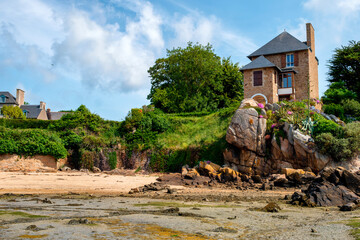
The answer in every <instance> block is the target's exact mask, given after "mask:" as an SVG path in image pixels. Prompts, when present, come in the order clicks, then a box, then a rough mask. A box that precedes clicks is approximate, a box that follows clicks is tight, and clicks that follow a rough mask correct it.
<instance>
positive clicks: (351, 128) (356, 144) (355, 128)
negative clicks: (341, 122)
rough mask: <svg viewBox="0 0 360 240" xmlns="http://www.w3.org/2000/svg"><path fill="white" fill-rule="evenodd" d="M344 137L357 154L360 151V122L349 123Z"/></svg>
mask: <svg viewBox="0 0 360 240" xmlns="http://www.w3.org/2000/svg"><path fill="white" fill-rule="evenodd" d="M344 137H345V138H346V139H348V141H349V149H350V150H351V152H352V153H353V154H354V155H356V154H359V152H360V122H352V123H348V124H347V125H346V126H345V128H344Z"/></svg>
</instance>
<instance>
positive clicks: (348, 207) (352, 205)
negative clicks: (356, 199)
mask: <svg viewBox="0 0 360 240" xmlns="http://www.w3.org/2000/svg"><path fill="white" fill-rule="evenodd" d="M356 208H358V206H357V205H356V204H355V203H353V202H350V203H347V204H344V205H342V206H339V210H340V211H344V212H346V211H354V210H355V209H356Z"/></svg>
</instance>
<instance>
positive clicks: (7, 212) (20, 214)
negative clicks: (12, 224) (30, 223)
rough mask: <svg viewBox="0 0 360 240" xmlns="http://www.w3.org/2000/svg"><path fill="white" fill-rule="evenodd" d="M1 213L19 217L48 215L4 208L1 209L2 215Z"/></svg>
mask: <svg viewBox="0 0 360 240" xmlns="http://www.w3.org/2000/svg"><path fill="white" fill-rule="evenodd" d="M1 215H13V216H18V217H22V218H43V217H47V216H42V215H33V214H30V213H25V212H19V211H15V212H14V211H4V210H0V216H1Z"/></svg>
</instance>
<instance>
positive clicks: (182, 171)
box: [181, 165, 189, 177]
mask: <svg viewBox="0 0 360 240" xmlns="http://www.w3.org/2000/svg"><path fill="white" fill-rule="evenodd" d="M188 168H189V166H188V165H185V166H182V168H181V176H183V177H185V175H186V174H187V173H188V172H189V170H188Z"/></svg>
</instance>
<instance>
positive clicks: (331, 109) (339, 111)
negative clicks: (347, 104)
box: [324, 103, 345, 120]
mask: <svg viewBox="0 0 360 240" xmlns="http://www.w3.org/2000/svg"><path fill="white" fill-rule="evenodd" d="M324 112H325V113H326V114H333V115H335V116H337V117H339V118H340V119H342V120H345V116H344V108H343V106H342V105H340V104H335V103H330V104H328V105H324Z"/></svg>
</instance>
